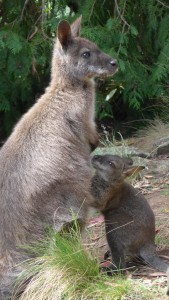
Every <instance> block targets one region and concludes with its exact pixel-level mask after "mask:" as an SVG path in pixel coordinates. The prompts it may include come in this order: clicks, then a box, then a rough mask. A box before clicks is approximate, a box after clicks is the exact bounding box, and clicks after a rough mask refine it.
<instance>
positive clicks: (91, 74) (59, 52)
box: [0, 18, 117, 300]
mask: <svg viewBox="0 0 169 300" xmlns="http://www.w3.org/2000/svg"><path fill="white" fill-rule="evenodd" d="M80 26H81V18H78V19H77V20H76V21H75V22H74V23H73V24H72V26H70V25H69V23H68V22H67V21H65V20H63V21H61V22H60V23H59V25H58V29H57V39H56V42H55V45H54V50H53V58H52V66H51V82H50V84H49V87H48V88H47V89H46V91H45V93H44V95H42V96H41V97H40V98H39V100H38V101H37V103H35V104H34V106H33V107H32V108H31V109H30V110H29V111H28V112H27V113H26V114H25V115H24V116H23V117H22V118H21V120H20V121H19V122H18V124H17V125H16V127H15V128H14V130H13V132H12V134H11V136H10V137H9V138H8V140H7V141H6V143H5V144H4V146H3V147H2V149H1V151H0V299H1V300H4V299H7V294H6V293H8V290H9V286H10V285H11V283H12V282H13V281H14V279H13V277H14V271H13V272H12V268H14V267H15V266H16V264H17V263H19V262H21V261H22V260H23V259H24V258H25V254H23V247H21V248H22V251H21V248H20V246H22V245H23V244H27V243H31V242H33V241H34V240H38V239H39V238H40V237H41V236H42V235H43V233H44V230H45V227H46V226H49V225H51V226H53V227H54V228H55V229H56V230H60V229H61V228H62V226H63V225H64V224H65V223H67V222H69V221H71V220H72V215H71V210H72V211H73V212H74V213H75V214H76V215H77V219H79V220H80V223H82V224H83V223H84V222H85V217H86V213H87V210H88V207H89V205H90V203H91V202H92V195H91V192H90V182H91V178H92V170H91V159H90V152H91V147H92V148H94V147H96V146H97V143H98V134H97V130H96V125H95V121H94V106H95V85H94V78H95V77H96V76H102V75H113V74H114V73H115V72H116V70H117V63H116V60H114V59H112V58H111V57H110V56H108V55H106V54H104V53H103V52H101V51H100V50H99V49H98V48H97V46H96V45H95V44H94V43H92V42H90V41H89V40H87V39H84V38H80V37H79V33H80ZM17 271H18V269H16V273H17Z"/></svg>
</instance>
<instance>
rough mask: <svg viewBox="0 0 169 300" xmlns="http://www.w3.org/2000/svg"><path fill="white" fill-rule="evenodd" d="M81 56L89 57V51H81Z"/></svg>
mask: <svg viewBox="0 0 169 300" xmlns="http://www.w3.org/2000/svg"><path fill="white" fill-rule="evenodd" d="M82 57H84V58H89V57H90V51H85V52H83V53H82Z"/></svg>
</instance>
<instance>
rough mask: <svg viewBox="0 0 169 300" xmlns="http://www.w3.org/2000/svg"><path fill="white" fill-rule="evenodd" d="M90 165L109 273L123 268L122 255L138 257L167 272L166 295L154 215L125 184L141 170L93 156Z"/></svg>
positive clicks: (125, 161)
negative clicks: (109, 264)
mask: <svg viewBox="0 0 169 300" xmlns="http://www.w3.org/2000/svg"><path fill="white" fill-rule="evenodd" d="M92 165H93V167H94V168H95V170H96V173H95V175H94V177H93V179H92V185H91V191H92V195H93V196H94V198H95V204H94V206H95V207H97V208H98V209H100V210H101V212H102V213H103V215H104V218H105V229H106V237H107V241H108V245H109V248H110V252H111V257H112V262H113V264H112V269H113V268H116V269H125V268H126V262H125V255H135V256H141V257H142V258H143V259H144V260H145V262H146V263H148V264H149V265H150V266H152V267H155V268H156V269H158V270H160V271H162V272H167V276H168V291H167V294H168V295H169V265H168V264H167V263H165V262H164V261H163V260H162V259H160V257H159V256H158V255H157V253H156V246H155V242H154V239H155V216H154V213H153V211H152V209H151V207H150V205H149V204H148V202H147V200H146V198H145V197H144V196H143V195H142V194H141V193H140V191H139V190H137V189H136V188H134V187H133V186H132V185H131V184H129V183H127V182H125V181H124V180H125V178H126V177H128V176H131V175H132V174H133V173H137V172H139V171H140V170H142V169H143V168H144V167H142V166H132V161H131V160H128V159H127V158H121V157H119V156H114V155H103V156H101V155H96V156H94V157H93V158H92ZM113 265H114V266H113Z"/></svg>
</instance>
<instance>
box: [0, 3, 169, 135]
mask: <svg viewBox="0 0 169 300" xmlns="http://www.w3.org/2000/svg"><path fill="white" fill-rule="evenodd" d="M0 10H1V17H0V56H1V61H0V72H1V81H0V116H1V124H0V125H1V127H2V126H3V133H4V135H6V134H8V133H9V132H10V130H11V127H12V126H13V124H14V123H15V122H16V121H17V120H18V118H19V117H20V116H21V115H22V114H23V112H25V111H26V110H27V109H28V107H30V106H31V105H32V104H33V103H34V101H35V100H36V99H37V98H38V96H39V95H40V94H42V93H43V91H44V88H45V86H46V85H47V84H48V82H49V77H50V60H51V49H52V39H53V37H54V36H55V31H56V27H57V24H58V22H59V20H60V19H62V18H66V19H68V20H69V21H70V22H72V20H74V19H75V18H76V17H77V16H78V15H79V14H82V15H83V27H82V34H83V35H84V36H85V37H87V38H89V39H91V40H92V41H94V42H96V43H97V44H98V45H99V47H100V48H101V49H103V51H105V52H107V53H109V54H110V55H112V57H114V58H117V60H118V64H119V72H118V73H117V74H116V75H115V77H114V78H113V79H107V80H105V79H104V80H99V81H98V93H97V107H96V110H97V117H98V119H99V120H101V121H102V120H104V119H105V118H107V117H108V118H113V119H114V120H115V121H120V122H122V121H131V120H134V119H136V120H137V121H138V120H139V119H140V120H141V119H143V120H144V119H145V118H153V117H154V115H159V114H161V112H162V113H163V111H164V109H163V107H164V106H166V105H168V91H169V80H168V78H169V31H168V28H169V17H168V12H169V6H168V5H167V2H166V1H164V2H162V1H158V0H148V1H147V0H142V1H141V2H140V1H136V0H133V1H131V0H128V1H126V0H115V1H111V0H105V1H102V0H97V1H96V0H91V1H87V0H78V1H77V0H73V1H69V0H61V1H55V0H43V1H41V0H34V1H26V0H17V1H16V2H15V3H14V2H12V1H10V0H0ZM106 96H108V97H107V99H108V100H107V101H105V99H106ZM167 119H168V116H167Z"/></svg>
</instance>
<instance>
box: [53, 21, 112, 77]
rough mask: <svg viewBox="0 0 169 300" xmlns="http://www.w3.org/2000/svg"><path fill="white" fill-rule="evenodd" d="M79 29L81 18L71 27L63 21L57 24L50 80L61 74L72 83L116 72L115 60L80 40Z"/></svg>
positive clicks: (89, 43) (92, 45)
mask: <svg viewBox="0 0 169 300" xmlns="http://www.w3.org/2000/svg"><path fill="white" fill-rule="evenodd" d="M80 27H81V17H80V18H78V19H77V20H76V21H75V22H74V23H73V24H72V25H71V26H70V25H69V23H68V22H67V21H65V20H63V21H61V22H60V23H59V25H58V29H57V40H56V43H55V47H54V52H53V61H52V78H57V77H58V75H59V74H61V72H63V73H64V74H65V76H66V77H68V78H69V80H70V79H71V80H72V81H73V80H75V79H76V80H77V79H78V80H86V79H90V78H94V77H96V76H102V75H113V74H114V73H115V72H116V71H117V62H116V60H115V59H113V58H111V57H110V56H109V55H106V54H105V53H103V52H101V51H100V50H99V49H98V47H97V46H96V45H95V44H94V43H92V42H90V41H89V40H87V39H84V38H80V37H79V35H80ZM61 66H62V68H61ZM57 70H58V72H59V74H58V73H57ZM56 76H57V77H56Z"/></svg>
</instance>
